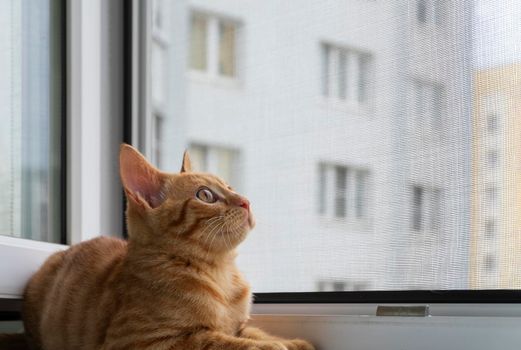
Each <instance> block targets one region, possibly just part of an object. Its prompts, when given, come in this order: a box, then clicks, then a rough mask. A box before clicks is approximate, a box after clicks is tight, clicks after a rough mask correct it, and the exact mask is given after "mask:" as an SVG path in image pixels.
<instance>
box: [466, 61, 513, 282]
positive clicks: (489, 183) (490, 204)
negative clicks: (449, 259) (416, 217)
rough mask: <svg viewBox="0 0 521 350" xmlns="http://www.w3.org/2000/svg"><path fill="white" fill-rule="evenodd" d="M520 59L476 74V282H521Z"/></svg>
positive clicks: (473, 269) (473, 261)
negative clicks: (518, 61) (515, 62)
mask: <svg viewBox="0 0 521 350" xmlns="http://www.w3.org/2000/svg"><path fill="white" fill-rule="evenodd" d="M520 106H521V64H519V63H517V64H509V65H502V66H499V67H495V68H488V69H483V70H479V71H477V72H476V73H475V83H474V112H473V130H474V132H473V135H472V140H473V142H472V159H473V162H472V180H473V181H472V183H473V184H472V237H471V238H472V239H471V248H472V249H471V261H470V265H471V287H472V288H479V289H490V288H505V289H508V288H520V287H521V270H520V269H519V266H520V264H521V113H520V111H519V107H520Z"/></svg>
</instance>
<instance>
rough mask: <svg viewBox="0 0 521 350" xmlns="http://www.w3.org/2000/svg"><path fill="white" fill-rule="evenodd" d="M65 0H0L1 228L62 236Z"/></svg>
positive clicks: (43, 237) (31, 235)
mask: <svg viewBox="0 0 521 350" xmlns="http://www.w3.org/2000/svg"><path fill="white" fill-rule="evenodd" d="M64 16H65V14H64V9H63V4H62V2H60V1H48V0H42V1H31V2H28V1H16V0H6V1H2V2H0V23H2V30H1V33H0V66H1V67H2V78H1V79H0V125H1V127H0V188H1V189H2V190H1V191H0V235H7V236H12V237H19V238H28V239H33V240H39V241H47V242H60V240H61V237H62V235H61V233H62V231H63V230H64V229H65V228H64V227H62V225H61V223H62V221H61V219H62V216H63V213H64V210H63V208H64V207H63V206H65V198H64V197H63V196H64V192H63V191H64V186H63V184H64V183H65V179H64V178H63V174H64V173H63V171H62V170H63V169H62V164H63V161H64V158H63V153H62V150H63V147H65V144H63V138H62V133H63V132H64V130H63V121H64V110H63V108H62V107H63V101H64V99H65V96H64V94H65V89H64V86H63V80H62V78H63V71H62V67H64V66H65V63H64V62H63V40H64V39H63V35H64V33H63V28H62V26H61V23H62V19H63V17H64Z"/></svg>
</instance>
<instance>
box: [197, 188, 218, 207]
mask: <svg viewBox="0 0 521 350" xmlns="http://www.w3.org/2000/svg"><path fill="white" fill-rule="evenodd" d="M195 196H196V197H197V198H198V199H200V200H202V201H203V202H206V203H215V202H217V196H216V195H215V194H214V193H213V192H212V191H211V190H210V189H209V188H207V187H202V188H200V189H198V190H197V193H196V194H195Z"/></svg>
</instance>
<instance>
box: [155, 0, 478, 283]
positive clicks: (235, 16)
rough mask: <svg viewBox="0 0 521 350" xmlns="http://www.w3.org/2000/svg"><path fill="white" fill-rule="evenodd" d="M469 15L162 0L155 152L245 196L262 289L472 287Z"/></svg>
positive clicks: (448, 7) (434, 6) (443, 7)
mask: <svg viewBox="0 0 521 350" xmlns="http://www.w3.org/2000/svg"><path fill="white" fill-rule="evenodd" d="M471 14H472V11H471V4H470V2H456V1H434V0H425V1H417V2H410V1H385V2H383V1H340V0H338V1H330V2H328V3H327V4H324V2H322V1H309V2H306V3H305V4H303V3H301V2H283V3H281V2H279V1H274V0H268V1H262V2H229V1H215V0H213V1H209V0H194V1H176V2H173V1H165V0H155V1H154V6H153V9H152V13H151V16H150V20H151V24H150V26H151V33H152V40H151V46H152V47H151V48H150V62H151V64H150V66H149V69H150V72H149V74H150V77H151V79H150V84H151V87H152V93H151V101H150V118H149V120H150V127H149V130H150V140H151V142H150V144H149V147H150V153H151V154H152V155H153V157H154V160H155V162H156V163H157V164H158V165H159V166H161V167H164V168H167V169H171V170H177V167H178V165H179V164H180V156H181V154H182V151H183V149H184V148H185V147H188V148H189V149H190V152H191V156H192V158H193V160H194V163H195V168H196V169H199V170H201V171H209V172H216V173H218V174H220V175H221V176H223V177H224V178H225V179H227V180H228V181H229V182H230V183H231V184H232V185H233V186H235V187H237V189H238V190H239V191H241V192H243V193H245V194H246V195H247V196H248V197H249V198H250V200H251V202H252V203H253V210H254V212H255V214H256V216H257V219H258V225H257V228H256V229H255V230H254V232H253V233H252V234H251V235H250V237H249V238H248V240H247V242H246V243H244V244H243V245H242V247H241V255H240V258H239V262H240V266H241V267H242V269H243V270H244V271H245V272H246V273H247V275H248V277H249V279H250V280H251V282H252V284H253V286H254V289H255V290H256V291H310V290H365V289H446V288H452V289H458V288H467V287H468V275H469V270H468V267H469V263H468V262H469V237H470V233H469V227H470V214H469V213H470V209H469V208H470V194H469V193H470V182H471V177H470V166H471V164H470V159H471V158H470V154H471V139H472V138H471V117H470V116H471V99H469V98H461V96H470V95H471V93H472V91H471V79H472V74H471V69H472V65H471V61H472V57H471V56H472V50H471V40H472V33H471V30H470V28H471V27H470V26H469V23H470V22H471V21H472V18H471ZM449 250H450V252H451V254H450V256H449V255H447V254H445V253H446V252H447V251H449ZM310 254H313V255H314V256H315V257H316V259H309V255H310ZM288 261H291V262H292V263H291V264H288V263H287V262H288Z"/></svg>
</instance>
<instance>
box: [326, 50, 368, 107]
mask: <svg viewBox="0 0 521 350" xmlns="http://www.w3.org/2000/svg"><path fill="white" fill-rule="evenodd" d="M321 50H322V94H323V95H324V96H325V97H327V98H331V99H334V100H338V101H344V102H351V103H360V104H364V103H366V102H367V101H368V98H369V96H368V95H369V94H368V93H369V89H368V87H369V83H370V70H371V56H370V55H369V54H367V53H363V52H360V51H356V50H352V49H347V48H342V47H338V46H334V45H330V44H323V45H322V48H321Z"/></svg>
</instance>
